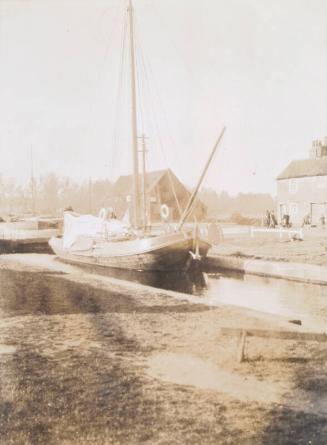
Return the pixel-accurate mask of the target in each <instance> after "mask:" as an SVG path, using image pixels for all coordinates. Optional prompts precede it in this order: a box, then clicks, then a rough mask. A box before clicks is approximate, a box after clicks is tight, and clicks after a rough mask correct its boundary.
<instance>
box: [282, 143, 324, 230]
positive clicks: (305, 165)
mask: <svg viewBox="0 0 327 445" xmlns="http://www.w3.org/2000/svg"><path fill="white" fill-rule="evenodd" d="M277 214H278V220H279V221H280V220H281V219H282V217H283V215H285V214H288V215H290V221H291V223H292V224H294V225H301V224H302V223H303V219H304V217H305V216H306V215H310V218H311V224H312V225H318V224H320V222H321V217H322V216H324V217H325V218H326V219H327V138H325V141H324V144H323V143H322V142H321V141H313V143H312V148H311V150H310V158H308V159H300V160H294V161H292V162H291V163H290V164H289V165H288V166H287V167H286V168H285V169H284V170H283V171H282V172H281V174H280V175H279V176H278V177H277Z"/></svg>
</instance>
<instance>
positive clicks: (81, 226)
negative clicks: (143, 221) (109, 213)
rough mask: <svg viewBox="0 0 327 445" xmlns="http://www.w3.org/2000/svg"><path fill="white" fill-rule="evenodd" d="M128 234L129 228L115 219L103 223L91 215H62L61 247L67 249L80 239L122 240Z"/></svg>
mask: <svg viewBox="0 0 327 445" xmlns="http://www.w3.org/2000/svg"><path fill="white" fill-rule="evenodd" d="M129 233H130V229H129V226H128V225H127V224H126V223H124V222H122V221H119V220H117V219H110V220H109V221H105V220H103V219H102V218H98V217H96V216H92V215H81V216H75V215H72V214H71V213H64V233H63V247H64V248H65V249H69V248H70V247H72V246H73V244H74V243H75V242H76V241H77V240H78V239H80V238H83V237H89V238H98V237H105V238H112V239H115V238H122V237H126V236H128V234H129Z"/></svg>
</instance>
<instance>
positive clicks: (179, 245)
mask: <svg viewBox="0 0 327 445" xmlns="http://www.w3.org/2000/svg"><path fill="white" fill-rule="evenodd" d="M49 244H50V246H51V248H52V249H53V251H54V253H55V254H56V255H57V256H58V257H59V258H61V259H62V260H64V261H68V262H71V263H76V264H87V265H93V266H97V265H98V266H102V267H103V266H104V267H108V268H116V269H128V270H142V271H147V270H148V271H150V270H152V271H177V270H180V271H185V270H188V269H189V268H190V266H191V264H192V262H193V260H192V255H191V253H190V252H191V251H192V250H193V246H194V240H193V237H192V236H190V235H187V234H183V233H177V234H176V233H174V234H168V235H162V236H156V237H152V238H151V237H149V238H144V239H139V240H126V241H120V242H109V241H103V242H102V243H101V242H99V243H96V245H95V246H93V247H92V248H89V249H87V250H76V251H74V250H73V249H64V248H63V241H62V239H61V238H52V239H51V240H50V242H49ZM209 248H210V244H209V243H207V242H206V241H202V240H200V243H199V252H200V255H201V257H205V256H206V255H207V252H208V250H209Z"/></svg>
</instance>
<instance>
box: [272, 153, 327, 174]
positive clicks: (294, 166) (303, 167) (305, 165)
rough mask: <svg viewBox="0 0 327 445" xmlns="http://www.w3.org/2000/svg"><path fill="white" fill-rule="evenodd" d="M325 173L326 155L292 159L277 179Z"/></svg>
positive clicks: (326, 166)
mask: <svg viewBox="0 0 327 445" xmlns="http://www.w3.org/2000/svg"><path fill="white" fill-rule="evenodd" d="M325 175H327V157H326V158H318V159H298V160H295V161H292V162H291V163H290V164H289V165H288V166H287V167H286V168H285V169H284V170H283V171H282V172H281V174H280V175H279V176H278V177H277V179H291V178H303V177H306V176H325Z"/></svg>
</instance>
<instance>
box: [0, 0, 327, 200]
mask: <svg viewBox="0 0 327 445" xmlns="http://www.w3.org/2000/svg"><path fill="white" fill-rule="evenodd" d="M134 6H135V10H136V28H137V29H136V32H137V48H139V47H141V48H142V53H138V54H139V56H138V71H139V73H140V80H139V85H140V86H139V90H140V92H141V96H142V99H143V100H142V103H143V105H142V116H141V115H139V133H140V134H141V133H142V132H143V131H144V132H145V133H146V135H147V136H148V137H149V139H148V140H147V144H148V155H147V158H148V159H147V162H148V165H149V168H165V167H166V166H167V165H169V166H170V167H171V168H172V169H173V170H174V171H175V172H176V174H177V175H178V176H179V177H180V178H181V180H183V181H185V182H186V184H188V185H194V183H195V181H196V179H197V178H198V175H199V174H200V171H201V167H202V165H203V164H204V163H205V160H206V157H207V155H208V154H209V151H210V150H211V147H212V145H213V143H214V141H215V139H216V138H217V136H218V133H219V131H220V129H221V127H222V126H223V125H224V124H225V125H226V126H227V132H226V137H225V139H224V141H223V144H222V148H221V151H220V152H219V155H218V156H217V158H216V159H215V162H214V164H213V166H212V168H211V171H210V174H209V176H208V179H207V181H206V185H207V186H210V187H213V188H215V189H217V190H222V189H225V190H228V191H229V192H231V193H237V192H239V191H241V192H246V191H262V192H265V191H268V192H272V193H274V192H275V177H276V176H277V175H278V174H279V173H280V170H281V169H283V168H284V167H285V166H286V164H287V163H288V162H289V161H290V160H291V159H294V158H303V157H307V155H308V151H309V149H310V145H311V140H312V139H316V138H323V136H325V135H327V0H311V1H307V0H274V1H271V0H134ZM125 9H126V8H125V1H124V0H22V1H18V0H0V173H1V174H3V175H6V176H15V177H17V178H20V180H21V181H27V180H28V178H29V174H30V165H31V163H30V152H31V147H33V154H34V170H35V174H36V175H37V176H38V175H41V174H43V173H46V172H50V171H52V172H55V173H57V174H60V175H65V176H72V177H73V178H75V179H84V178H85V179H86V178H88V177H89V176H92V177H94V178H96V177H100V178H104V177H111V178H113V177H117V176H118V175H120V174H122V173H128V171H129V169H130V156H129V151H130V149H129V146H128V145H129V144H128V138H129V114H128V112H129V111H128V103H129V102H128V90H125V87H126V86H127V83H128V76H127V75H123V77H122V83H121V85H122V87H123V88H120V87H119V85H120V83H119V82H120V80H119V79H120V75H119V73H120V68H119V67H120V61H121V46H122V43H121V36H122V30H123V29H124V12H125ZM139 42H140V44H139ZM140 54H143V55H142V56H140ZM143 62H144V63H143ZM124 66H125V68H126V64H124ZM144 67H146V68H144ZM123 72H125V71H123ZM120 90H121V91H122V92H124V93H122V95H121V96H119V97H121V99H120V100H118V101H117V96H118V92H119V91H120ZM149 92H151V93H152V94H149ZM141 117H142V119H141ZM160 142H161V144H162V146H163V147H164V153H165V155H164V156H163V155H162V154H161V149H160Z"/></svg>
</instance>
